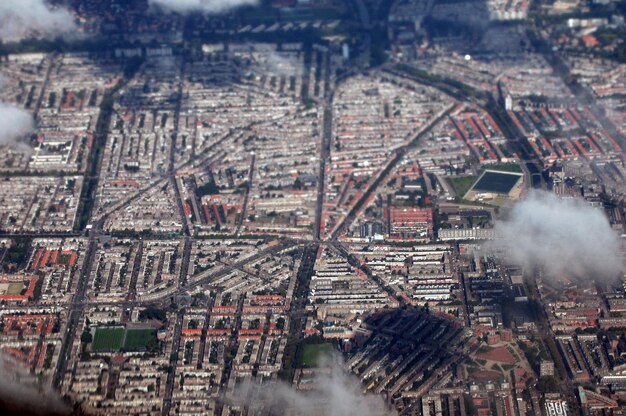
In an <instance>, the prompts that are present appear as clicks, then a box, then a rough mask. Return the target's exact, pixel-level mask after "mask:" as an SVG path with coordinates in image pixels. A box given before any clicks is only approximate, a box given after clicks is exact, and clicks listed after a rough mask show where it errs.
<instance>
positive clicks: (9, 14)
mask: <svg viewBox="0 0 626 416" xmlns="http://www.w3.org/2000/svg"><path fill="white" fill-rule="evenodd" d="M75 31H76V23H75V21H74V17H73V15H72V13H71V12H70V11H69V10H68V9H66V8H64V7H53V6H51V5H50V4H48V3H46V1H45V0H2V1H0V39H1V40H4V41H18V40H21V39H24V38H28V37H44V36H52V37H54V36H62V35H67V34H70V33H73V32H75Z"/></svg>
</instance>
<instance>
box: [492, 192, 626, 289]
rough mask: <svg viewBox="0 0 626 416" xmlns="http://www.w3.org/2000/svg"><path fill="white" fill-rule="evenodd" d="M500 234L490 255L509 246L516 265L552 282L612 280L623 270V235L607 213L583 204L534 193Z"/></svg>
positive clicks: (499, 226)
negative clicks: (537, 268) (531, 268)
mask: <svg viewBox="0 0 626 416" xmlns="http://www.w3.org/2000/svg"><path fill="white" fill-rule="evenodd" d="M495 229H496V232H497V233H499V234H500V235H501V236H502V238H503V240H495V241H493V242H492V243H491V244H489V245H488V248H489V249H497V248H500V247H501V246H504V247H506V248H507V249H508V250H507V253H508V254H507V256H508V257H509V260H510V261H512V262H514V263H517V264H521V265H523V266H540V267H543V268H544V270H545V271H546V273H547V277H549V278H560V277H574V278H602V279H610V278H613V277H615V276H616V275H617V274H618V273H619V272H620V271H621V269H622V263H621V259H620V256H619V251H620V245H619V240H618V237H617V234H616V233H615V232H614V231H613V230H612V229H611V226H610V224H609V221H608V219H607V217H606V216H605V214H604V212H603V210H602V209H600V208H594V207H592V206H591V205H589V204H588V203H586V202H585V201H583V200H579V199H560V198H558V197H557V196H556V195H554V194H552V193H548V192H543V191H542V192H539V191H534V192H532V193H531V194H530V195H529V196H528V198H526V199H524V200H523V201H520V202H519V203H517V204H516V205H515V207H514V208H513V209H512V210H511V212H510V215H509V218H508V219H507V220H506V221H500V222H498V223H496V226H495Z"/></svg>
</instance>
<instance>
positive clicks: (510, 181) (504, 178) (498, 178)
mask: <svg viewBox="0 0 626 416" xmlns="http://www.w3.org/2000/svg"><path fill="white" fill-rule="evenodd" d="M522 176H523V175H522V174H521V173H517V172H500V171H495V170H486V171H485V172H483V174H482V175H481V176H480V178H478V180H477V181H476V183H474V186H472V189H471V190H472V191H476V192H493V193H498V194H508V193H509V192H511V189H513V187H514V186H515V185H516V184H517V182H518V181H519V180H520V179H521V178H522Z"/></svg>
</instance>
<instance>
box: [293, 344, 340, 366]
mask: <svg viewBox="0 0 626 416" xmlns="http://www.w3.org/2000/svg"><path fill="white" fill-rule="evenodd" d="M332 350H333V346H332V344H307V345H304V346H303V347H302V357H301V360H300V363H299V367H315V366H317V365H318V364H319V360H320V359H321V358H322V357H330V354H331V352H332Z"/></svg>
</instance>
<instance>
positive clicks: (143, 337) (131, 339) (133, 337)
mask: <svg viewBox="0 0 626 416" xmlns="http://www.w3.org/2000/svg"><path fill="white" fill-rule="evenodd" d="M155 340H156V331H155V330H154V329H150V328H148V329H127V330H126V339H125V340H124V349H125V350H126V351H134V350H141V349H144V348H147V347H148V345H149V344H151V343H153V342H154V341H155Z"/></svg>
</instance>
